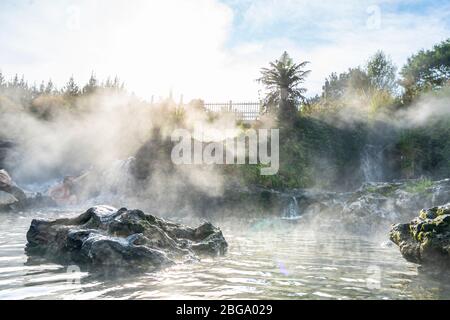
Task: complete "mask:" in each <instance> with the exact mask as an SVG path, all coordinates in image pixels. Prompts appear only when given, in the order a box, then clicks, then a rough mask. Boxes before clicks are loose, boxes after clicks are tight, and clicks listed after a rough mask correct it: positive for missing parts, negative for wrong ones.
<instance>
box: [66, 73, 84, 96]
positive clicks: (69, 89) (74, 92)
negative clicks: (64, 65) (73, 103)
mask: <svg viewBox="0 0 450 320" xmlns="http://www.w3.org/2000/svg"><path fill="white" fill-rule="evenodd" d="M64 94H65V95H66V96H69V97H76V96H78V95H79V94H80V88H78V85H77V84H76V83H75V80H74V79H73V76H72V77H70V79H69V81H68V82H67V84H66V86H65V87H64Z"/></svg>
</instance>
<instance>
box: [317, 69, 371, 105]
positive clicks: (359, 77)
mask: <svg viewBox="0 0 450 320" xmlns="http://www.w3.org/2000/svg"><path fill="white" fill-rule="evenodd" d="M370 87H371V84H370V78H369V76H368V75H367V73H366V72H365V71H364V70H362V69H361V68H359V67H357V68H350V69H348V71H347V72H343V73H341V74H339V75H337V74H336V73H332V74H331V75H330V76H329V77H328V78H327V79H325V84H324V86H323V87H322V90H323V91H322V98H323V99H325V100H326V101H332V100H333V101H335V100H339V99H342V98H344V97H345V96H346V95H347V94H354V93H360V94H368V93H369V90H370Z"/></svg>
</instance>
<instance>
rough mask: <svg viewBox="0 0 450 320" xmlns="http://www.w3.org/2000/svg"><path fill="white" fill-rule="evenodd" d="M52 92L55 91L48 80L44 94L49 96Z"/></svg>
mask: <svg viewBox="0 0 450 320" xmlns="http://www.w3.org/2000/svg"><path fill="white" fill-rule="evenodd" d="M54 91H55V86H54V85H53V81H52V79H50V80H48V82H47V86H46V87H45V90H44V93H45V94H48V95H50V94H53V92H54Z"/></svg>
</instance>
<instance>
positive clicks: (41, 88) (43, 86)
mask: <svg viewBox="0 0 450 320" xmlns="http://www.w3.org/2000/svg"><path fill="white" fill-rule="evenodd" d="M44 93H45V83H44V81H42V82H41V85H40V86H39V94H40V95H43V94H44Z"/></svg>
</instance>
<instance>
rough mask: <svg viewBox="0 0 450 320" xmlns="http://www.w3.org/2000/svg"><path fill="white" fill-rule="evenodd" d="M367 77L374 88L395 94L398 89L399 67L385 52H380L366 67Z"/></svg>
mask: <svg viewBox="0 0 450 320" xmlns="http://www.w3.org/2000/svg"><path fill="white" fill-rule="evenodd" d="M366 72H367V76H368V77H369V80H370V84H371V86H372V87H373V88H375V89H378V90H380V91H384V92H388V93H393V92H394V91H395V89H396V87H397V81H396V73H397V67H396V66H395V65H394V63H393V62H392V60H391V59H390V58H389V57H387V56H386V55H385V54H384V52H383V51H378V52H377V53H375V55H374V56H373V57H372V58H370V60H369V62H368V63H367V66H366Z"/></svg>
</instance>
